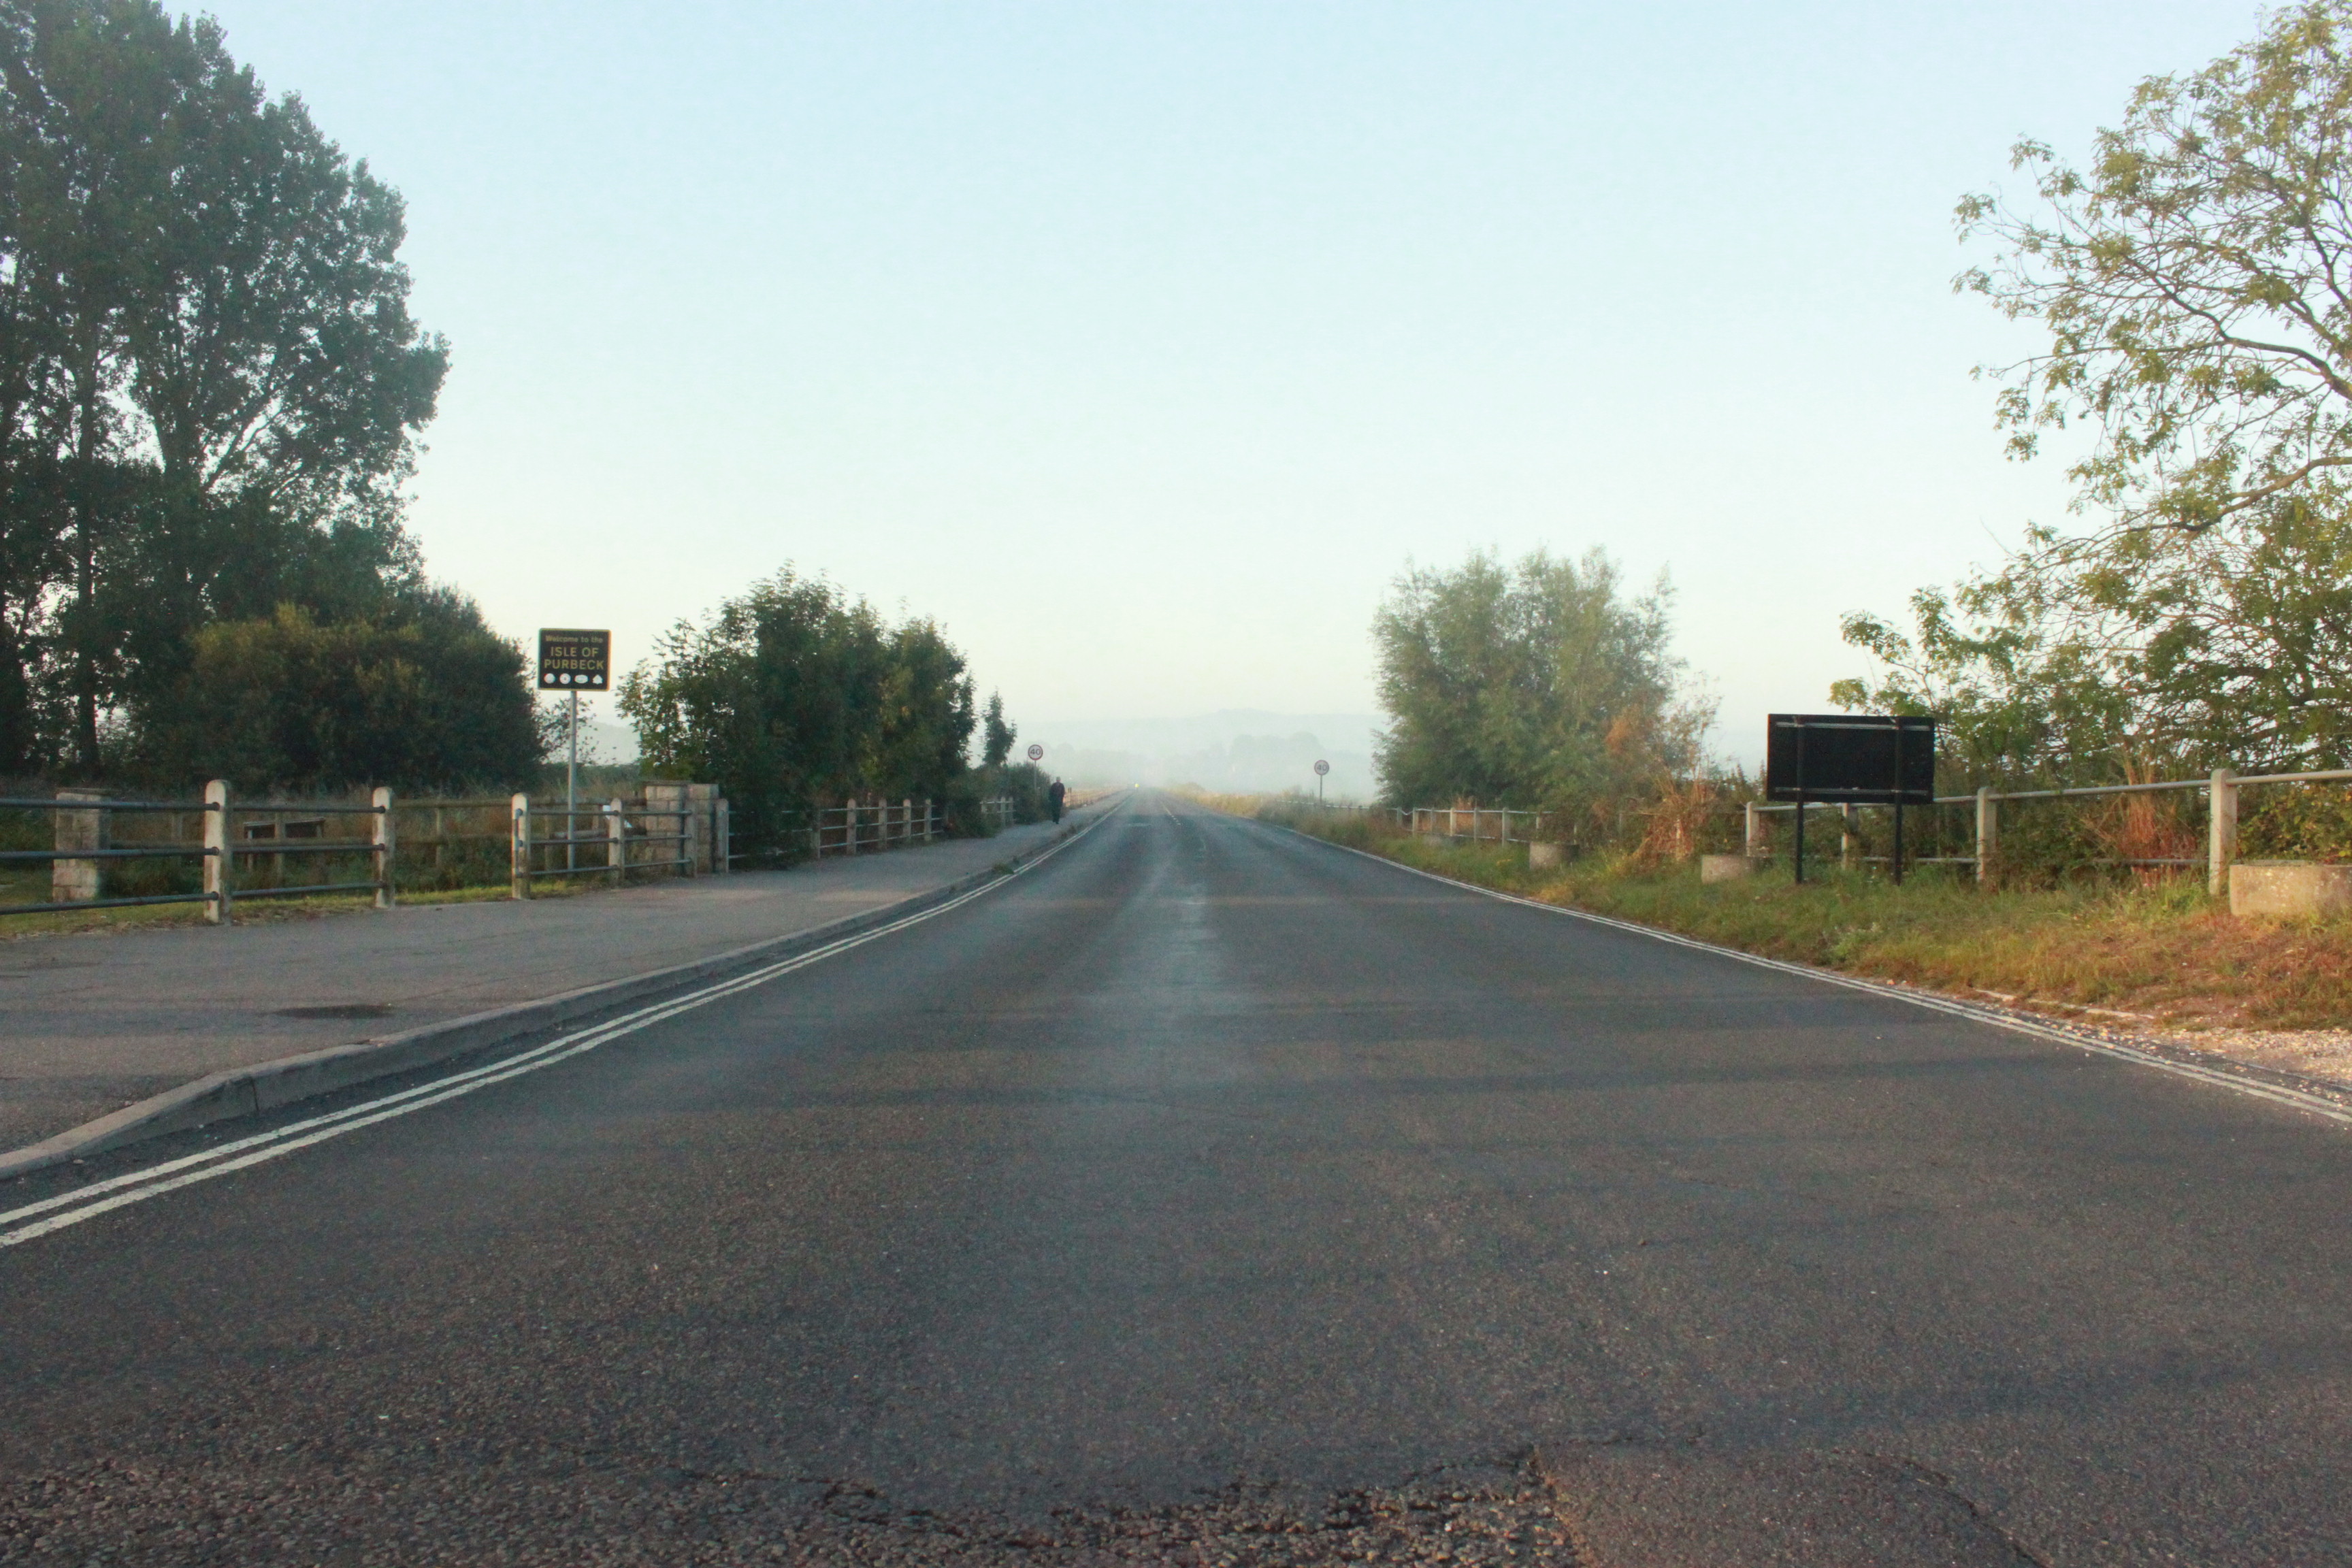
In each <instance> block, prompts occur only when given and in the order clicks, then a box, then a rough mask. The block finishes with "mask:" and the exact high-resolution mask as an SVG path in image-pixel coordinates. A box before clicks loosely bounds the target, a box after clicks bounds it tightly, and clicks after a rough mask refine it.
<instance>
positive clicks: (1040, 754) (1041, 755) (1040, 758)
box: [1029, 746, 1045, 763]
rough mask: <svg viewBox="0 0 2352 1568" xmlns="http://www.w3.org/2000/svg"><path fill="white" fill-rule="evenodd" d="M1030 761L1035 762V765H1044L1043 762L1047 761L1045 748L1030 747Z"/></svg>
mask: <svg viewBox="0 0 2352 1568" xmlns="http://www.w3.org/2000/svg"><path fill="white" fill-rule="evenodd" d="M1029 760H1030V761H1031V762H1033V763H1042V762H1044V761H1045V747H1043V746H1032V747H1030V748H1029Z"/></svg>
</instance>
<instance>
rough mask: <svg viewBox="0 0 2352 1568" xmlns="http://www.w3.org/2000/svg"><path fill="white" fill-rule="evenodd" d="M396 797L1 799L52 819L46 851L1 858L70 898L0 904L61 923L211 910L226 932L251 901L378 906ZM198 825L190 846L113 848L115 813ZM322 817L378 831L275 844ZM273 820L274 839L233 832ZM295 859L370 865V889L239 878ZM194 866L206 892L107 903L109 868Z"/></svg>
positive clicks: (387, 892) (71, 794)
mask: <svg viewBox="0 0 2352 1568" xmlns="http://www.w3.org/2000/svg"><path fill="white" fill-rule="evenodd" d="M391 793H392V792H391V791H389V790H378V791H376V792H375V797H374V799H373V801H371V802H370V803H369V804H368V805H342V804H334V803H321V802H310V801H304V802H299V803H288V802H282V801H261V802H255V803H251V804H247V805H240V804H238V803H237V802H236V801H235V800H233V799H232V798H231V796H230V793H229V788H228V785H227V784H225V783H223V782H221V781H220V780H217V779H216V780H215V781H213V783H211V784H208V785H206V786H205V798H204V799H203V800H201V801H160V800H117V799H113V798H111V797H109V796H105V795H97V794H84V793H81V792H78V791H72V790H66V791H60V792H59V793H58V795H54V796H50V797H47V798H42V797H37V796H36V797H30V798H26V797H14V796H12V797H6V798H0V810H10V811H43V812H47V813H49V814H50V815H51V816H52V817H53V818H54V821H53V824H52V838H53V840H55V842H54V843H53V845H52V847H49V848H47V849H13V850H9V851H6V852H5V856H0V859H5V861H6V862H13V863H17V864H22V863H25V862H28V861H46V862H47V863H48V864H49V866H50V868H51V877H50V890H51V892H52V894H53V895H54V894H57V893H59V892H63V893H66V894H67V895H68V896H66V897H63V898H58V897H54V896H53V897H51V898H49V899H47V900H37V901H29V902H16V903H5V904H0V915H30V914H62V913H70V912H72V911H75V910H104V909H129V908H136V907H139V906H142V905H152V904H193V903H201V904H204V905H205V906H206V908H205V918H206V919H207V920H209V921H213V922H214V923H215V924H216V925H217V924H226V923H227V922H228V921H229V920H230V919H231V917H232V913H233V909H234V905H235V903H236V900H238V899H240V898H247V899H274V898H291V897H297V896H299V895H303V894H310V893H341V892H372V893H373V894H374V895H375V900H376V902H377V904H378V905H379V906H383V907H389V906H390V904H391V902H392V851H393V840H392V831H391V809H392V808H391ZM161 813H172V814H175V815H185V816H200V817H202V819H203V822H204V838H203V841H202V842H201V843H196V844H191V843H187V842H185V841H183V840H175V839H152V840H144V841H141V842H137V843H131V844H114V843H110V842H108V839H109V837H110V826H111V823H112V819H113V817H114V816H117V815H118V814H122V815H139V814H149V815H153V814H161ZM297 815H299V816H304V817H309V818H323V817H326V816H367V817H370V818H372V819H373V823H374V831H373V833H372V834H371V835H370V836H369V837H366V838H358V839H328V838H323V837H319V838H312V837H303V838H286V837H278V827H279V826H281V825H280V824H279V823H278V821H277V820H275V819H277V818H282V817H285V816H297ZM258 817H269V818H272V819H273V820H272V821H271V823H270V824H269V826H270V827H271V830H272V836H271V837H268V838H266V839H264V838H250V839H248V838H240V837H238V835H237V831H236V830H237V826H238V825H239V823H240V821H241V820H242V819H247V818H258ZM289 855H295V856H306V855H357V856H365V857H367V858H369V860H370V863H371V864H370V870H371V874H370V876H369V877H368V878H367V879H366V880H364V881H320V882H310V883H302V884H298V885H295V886H290V887H289V886H284V885H279V884H252V883H246V882H244V880H243V879H241V878H240V877H239V876H238V874H237V862H238V861H239V860H240V859H244V860H252V859H257V858H261V857H264V856H268V857H270V858H272V859H273V861H274V863H275V864H277V865H279V866H281V867H282V866H283V865H284V863H285V862H284V858H285V857H286V856H289ZM172 859H179V860H188V859H193V860H196V861H199V862H201V864H202V865H203V868H204V887H203V890H202V891H198V892H164V893H142V894H137V895H131V896H123V895H115V896H108V895H107V894H106V893H105V891H104V879H103V878H102V876H101V874H100V867H101V866H102V865H103V864H105V863H107V862H110V861H127V860H172Z"/></svg>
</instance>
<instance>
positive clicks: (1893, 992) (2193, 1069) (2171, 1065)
mask: <svg viewBox="0 0 2352 1568" xmlns="http://www.w3.org/2000/svg"><path fill="white" fill-rule="evenodd" d="M1245 820H1249V821H1255V820H1256V819H1255V818H1254V817H1253V818H1247V819H1245ZM1260 826H1267V827H1272V826H1279V825H1278V824H1275V823H1262V824H1260ZM1283 831H1284V832H1286V833H1289V834H1292V835H1294V836H1295V837H1299V838H1303V839H1305V840H1306V841H1307V842H1308V843H1310V844H1320V845H1322V846H1323V847H1326V848H1328V849H1337V850H1339V852H1340V853H1342V854H1346V855H1360V856H1362V857H1363V858H1365V859H1367V860H1370V861H1372V862H1374V863H1376V864H1378V865H1381V866H1387V867H1391V868H1393V869H1396V870H1399V871H1402V872H1405V873H1406V874H1407V875H1410V876H1414V877H1426V878H1428V879H1430V880H1431V881H1433V882H1442V883H1444V885H1445V886H1447V887H1449V888H1461V889H1465V890H1467V891H1469V892H1473V893H1482V894H1484V895H1485V896H1486V897H1487V898H1490V899H1497V900H1501V901H1502V902H1504V903H1507V904H1520V905H1524V906H1525V907H1526V908H1528V909H1531V910H1543V911H1545V912H1546V913H1548V914H1555V915H1567V916H1569V917H1570V919H1573V920H1580V921H1590V922H1591V923H1592V924H1594V925H1601V926H1608V927H1610V928H1611V929H1612V930H1614V931H1629V932H1631V933H1632V934H1633V935H1635V936H1645V937H1648V938H1650V939H1651V940H1652V941H1654V942H1669V943H1672V944H1673V945H1674V946H1675V947H1687V948H1690V949H1692V950H1693V951H1695V952H1711V953H1714V954H1715V955H1716V956H1717V957H1719V958H1736V959H1738V961H1739V962H1740V963H1752V964H1755V965H1756V966H1757V967H1758V968H1759V969H1773V970H1778V971H1779V972H1780V973H1783V974H1794V975H1797V976H1799V977H1800V978H1801V979H1805V980H1819V981H1822V982H1823V983H1825V984H1831V985H1842V986H1844V987H1845V988H1846V989H1847V990H1849V991H1863V992H1867V993H1869V994H1871V995H1874V996H1884V997H1886V998H1887V999H1888V1000H1890V1001H1895V1002H1907V1003H1909V1004H1910V1005H1912V1006H1914V1007H1925V1008H1927V1010H1928V1011H1929V1012H1931V1013H1948V1014H1950V1015H1951V1016H1954V1017H1957V1018H1966V1019H1969V1020H1970V1021H1971V1022H1973V1023H1979V1024H1990V1025H1992V1026H1994V1027H1996V1028H2001V1029H2007V1030H2009V1031H2011V1033H2012V1034H2019V1035H2028V1036H2031V1037H2033V1038H2035V1039H2039V1040H2047V1041H2050V1042H2052V1043H2053V1044H2056V1045H2062V1046H2072V1047H2074V1048H2075V1049H2077V1050H2084V1051H2096V1052H2098V1053H2099V1054H2100V1055H2102V1056H2109V1057H2115V1058H2118V1059H2120V1060H2123V1061H2127V1062H2136V1063H2137V1064H2139V1065H2140V1066H2142V1067H2151V1068H2157V1069H2158V1071H2161V1072H2168V1073H2172V1074H2175V1075H2176V1076H2178V1077H2180V1078H2193V1079H2197V1080H2198V1081H2199V1082H2200V1083H2210V1084H2214V1085H2217V1086H2219V1087H2221V1088H2222V1089H2231V1090H2234V1091H2235V1092H2237V1093H2239V1094H2244V1095H2251V1096H2252V1097H2253V1098H2255V1099H2257V1100H2274V1101H2276V1102H2277V1103H2278V1104H2281V1105H2286V1106H2292V1107H2293V1108H2294V1109H2295V1110H2307V1111H2309V1112H2311V1113H2312V1114H2313V1115H2315V1116H2322V1117H2326V1119H2327V1120H2328V1121H2336V1122H2341V1123H2343V1124H2345V1125H2347V1126H2352V1108H2347V1107H2346V1106H2342V1105H2338V1104H2336V1102H2335V1101H2334V1100H2326V1099H2324V1098H2322V1097H2321V1096H2319V1095H2315V1094H2307V1093H2305V1092H2304V1091H2303V1090H2301V1089H2288V1088H2287V1087H2285V1086H2284V1085H2283V1084H2272V1083H2264V1082H2263V1081H2262V1080H2261V1079H2248V1078H2241V1077H2239V1076H2238V1075H2237V1074H2236V1073H2231V1072H2223V1071H2221V1070H2220V1069H2218V1068H2207V1067H2200V1066H2198V1065H2197V1064H2196V1063H2194V1062H2184V1061H2176V1060H2174V1059H2173V1058H2170V1057H2166V1056H2159V1055H2158V1054H2157V1053H2155V1052H2154V1051H2143V1050H2139V1049H2137V1048H2135V1047H2131V1046H2124V1045H2117V1044H2116V1043H2115V1042H2113V1041H2110V1040H2091V1039H2085V1038H2084V1037H2081V1036H2079V1035H2070V1034H2067V1033H2066V1032H2065V1031H2064V1030H2063V1029H2053V1028H2048V1027H2045V1026H2042V1025H2039V1024H2032V1023H2028V1022H2027V1021H2026V1020H2024V1019H2022V1018H2017V1017H2012V1016H2010V1015H2008V1014H2005V1013H1998V1012H1995V1011H1993V1010H1992V1009H1991V1008H1990V1007H1978V1006H1975V1005H1971V1004H1969V1003H1967V1002H1961V1001H1958V1000H1956V999H1955V998H1952V997H1948V996H1934V995H1922V994H1919V993H1917V992H1915V991H1906V990H1905V989H1904V988H1903V987H1901V986H1899V985H1889V984H1885V982H1883V981H1877V980H1865V979H1864V978H1862V977H1861V976H1860V975H1855V974H1840V973H1837V972H1836V971H1835V970H1832V969H1816V968H1814V967H1813V966H1812V965H1811V964H1807V963H1790V962H1789V961H1788V960H1787V959H1783V958H1766V957H1764V956H1763V955H1762V954H1761V953H1754V952H1740V951H1739V949H1738V948H1736V947H1722V946H1719V945H1717V943H1715V942H1702V941H1700V940H1699V939H1698V938H1696V937H1690V936H1684V935H1682V934H1681V933H1680V932H1677V931H1661V930H1660V929H1658V928H1657V927H1656V926H1645V925H1641V924H1637V923H1636V922H1634V921H1621V920H1618V919H1616V918H1614V917H1613V916H1610V915H1599V914H1594V913H1593V912H1592V911H1591V910H1580V909H1574V908H1571V907H1570V906H1569V905H1566V904H1548V903H1545V902H1544V901H1543V900H1540V899H1529V898H1523V897H1521V896H1520V895H1519V894H1517V893H1506V892H1504V891H1502V890H1501V889H1496V888H1482V887H1480V886H1479V885H1478V884H1477V883H1475V882H1465V881H1463V880H1461V879H1458V878H1454V877H1448V876H1444V875H1442V874H1441V873H1439V872H1436V871H1424V870H1423V869H1422V868H1420V867H1418V866H1408V865H1406V864H1405V863H1404V862H1403V861H1402V860H1391V859H1390V858H1388V857H1387V856H1385V855H1375V854H1373V853H1372V852H1371V851H1370V850H1369V849H1358V848H1356V847H1354V846H1353V845H1348V844H1335V843H1333V842H1332V841H1331V840H1330V839H1328V838H1318V837H1316V836H1315V835H1314V834H1312V833H1301V832H1299V831H1298V829H1297V828H1295V827H1286V828H1283ZM0 1217H5V1216H0Z"/></svg>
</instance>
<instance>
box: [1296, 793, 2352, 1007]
mask: <svg viewBox="0 0 2352 1568" xmlns="http://www.w3.org/2000/svg"><path fill="white" fill-rule="evenodd" d="M1294 826H1299V827H1302V828H1306V829H1308V830H1310V831H1314V830H1319V831H1320V832H1321V833H1322V834H1323V835H1324V836H1325V837H1331V838H1333V839H1335V840H1338V841H1340V842H1345V843H1350V844H1353V845H1355V846H1356V847H1360V848H1367V849H1371V850H1374V851H1375V852H1377V853H1379V854H1382V855H1385V856H1388V857H1389V858H1392V859H1395V860H1399V861H1402V862H1403V863H1405V864H1407V865H1412V866H1419V867H1421V868H1424V869H1427V870H1432V871H1437V872H1440V873H1442V874H1444V875H1445V876H1450V877H1457V878H1460V879H1464V880H1465V881H1472V882H1477V883H1480V884H1482V885H1484V886H1487V887H1494V888H1500V889H1506V890H1507V891H1511V892H1516V893H1520V894H1523V895H1525V896H1527V897H1529V898H1534V899H1539V900H1544V901H1546V902H1549V903H1557V904H1562V905H1567V906H1570V907H1573V908H1577V909H1586V910H1593V911H1594V912H1596V913H1599V914H1606V915H1613V916H1615V917H1617V918H1619V919H1621V920H1629V921H1638V922H1640V923H1642V924H1643V925H1651V926H1657V927H1660V928H1662V929H1664V930H1667V931H1679V932H1682V933H1683V934H1685V935H1687V936H1695V937H1698V938H1700V939H1702V940H1704V941H1707V942H1719V943H1721V944H1723V945H1724V946H1726V947H1736V948H1738V949H1740V950H1742V951H1743V952H1756V953H1761V954H1764V955H1766V956H1768V957H1772V958H1783V959H1790V960H1792V961H1794V962H1796V963H1811V964H1818V965H1820V966H1822V967H1823V968H1827V969H1837V970H1842V971H1844V972H1845V973H1853V974H1863V975H1868V976H1871V977H1873V978H1874V979H1881V980H1893V981H1899V982H1903V983H1906V984H1915V985H1922V986H1927V987H1931V988H1933V989H1936V990H1939V991H1948V992H1952V993H1954V994H1959V995H1962V996H1975V997H1979V998H1982V999H1987V1000H1993V1001H2000V1002H2004V1003H2008V1004H2011V1005H2018V1006H2022V1007H2026V1008H2030V1009H2034V1010H2040V1011H2046V1012H2049V1013H2051V1014H2053V1015H2054V1016H2064V1017H2073V1018H2076V1019H2079V1020H2082V1021H2085V1022H2092V1023H2100V1024H2108V1025H2121V1026H2126V1027H2136V1028H2148V1029H2155V1030H2174V1029H2182V1028H2186V1029H2200V1030H2202V1029H2257V1030H2262V1029H2267V1030H2279V1029H2291V1030H2305V1029H2328V1028H2340V1027H2344V1026H2352V920H2347V919H2342V918H2336V919H2326V920H2316V921H2242V920H2236V919H2232V918H2231V916H2230V915H2229V914H2228V913H2226V912H2225V911H2224V910H2222V909H2221V908H2220V907H2219V906H2218V905H2217V904H2216V903H2215V902H2214V901H2213V900H2211V899H2209V898H2208V897H2207V896H2206V894H2205V890H2204V888H2203V886H2202V884H2201V882H2200V881H2197V880H2192V879H2185V878H2177V877H2175V878H2165V879H2157V880H2152V881H2150V882H2147V883H2146V884H2141V883H2139V882H2137V881H2135V882H2132V883H2129V884H2126V885H2115V884H2098V885H2080V886H2072V887H2064V888H2058V889H2040V890H2017V891H2004V892H1997V893H1984V892H1980V891H1979V890H1978V889H1977V888H1976V887H1975V886H1974V884H1973V883H1971V882H1969V881H1966V880H1963V879H1958V878H1955V877H1953V876H1950V875H1948V874H1946V873H1943V872H1942V871H1940V870H1924V871H1921V872H1917V873H1915V874H1914V875H1913V876H1912V878H1911V879H1909V880H1908V881H1907V882H1906V884H1905V885H1904V886H1903V887H1900V888H1897V887H1895V886H1893V885H1891V884H1890V883H1888V882H1887V881H1885V879H1883V878H1881V877H1878V876H1875V875H1869V874H1863V873H1853V874H1845V873H1841V872H1838V871H1836V870H1834V869H1833V868H1823V869H1822V871H1820V872H1819V873H1817V878H1818V879H1816V880H1811V881H1809V882H1808V883H1807V884H1806V885H1805V886H1803V887H1797V886H1795V885H1794V884H1792V883H1791V882H1790V880H1789V879H1788V877H1787V873H1786V871H1785V870H1780V871H1778V872H1777V873H1768V874H1766V875H1765V876H1762V877H1759V878H1757V879H1752V880H1748V881H1744V882H1727V883H1717V884H1715V885H1713V886H1706V885H1702V884H1701V883H1700V881H1699V879H1698V871H1697V868H1696V865H1695V864H1691V863H1672V862H1669V863H1664V864H1651V865H1644V864H1643V862H1642V860H1641V859H1640V858H1625V859H1621V860H1613V861H1612V860H1603V859H1597V858H1596V859H1592V860H1587V861H1582V862H1580V863H1578V864H1577V865H1575V866H1573V867H1571V868H1569V869H1567V870H1565V871H1543V872H1530V871H1529V870H1528V867H1527V863H1526V859H1525V855H1524V852H1523V851H1520V850H1518V849H1517V848H1511V849H1507V850H1506V849H1503V848H1500V847H1496V846H1492V845H1486V846H1476V847H1473V846H1468V845H1463V846H1435V845H1430V844H1424V843H1423V842H1421V841H1420V840H1418V839H1414V838H1411V837H1403V836H1400V835H1396V834H1391V833H1386V832H1381V831H1380V830H1379V829H1378V827H1377V826H1376V825H1374V824H1370V823H1366V822H1364V821H1362V820H1360V819H1355V820H1342V821H1339V822H1333V823H1328V824H1325V823H1316V822H1312V821H1309V820H1307V818H1306V816H1305V815H1304V814H1301V815H1300V817H1299V820H1298V821H1297V822H1296V823H1295V824H1294Z"/></svg>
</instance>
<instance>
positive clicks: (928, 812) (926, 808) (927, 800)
mask: <svg viewBox="0 0 2352 1568" xmlns="http://www.w3.org/2000/svg"><path fill="white" fill-rule="evenodd" d="M938 811H939V808H938V807H937V806H935V805H932V804H931V797H930V796H929V795H925V796H924V797H923V842H924V843H926V844H929V842H930V841H931V819H932V817H934V816H937V815H938Z"/></svg>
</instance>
